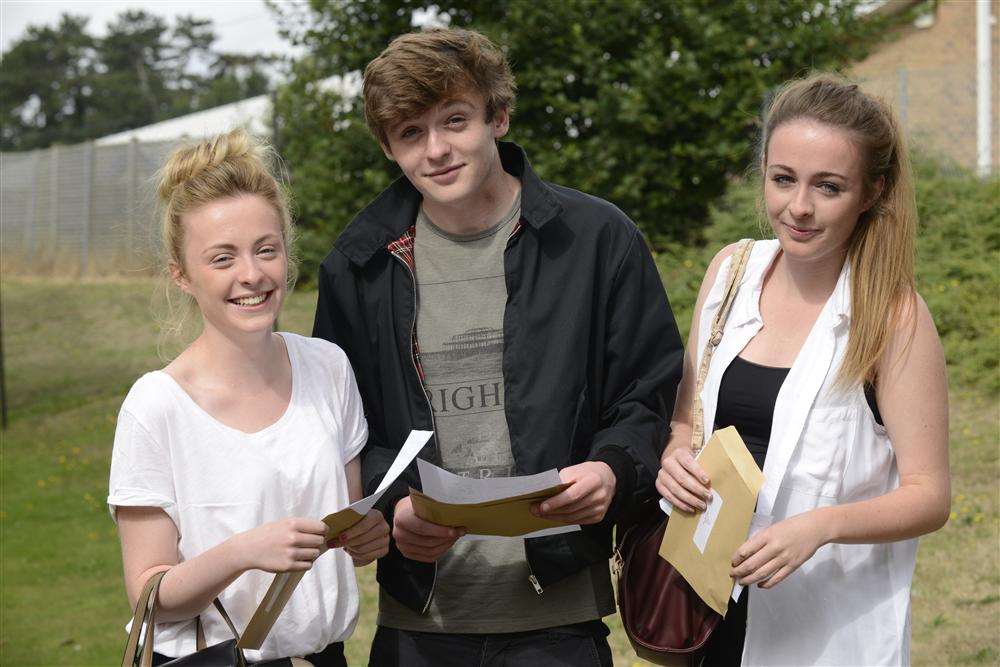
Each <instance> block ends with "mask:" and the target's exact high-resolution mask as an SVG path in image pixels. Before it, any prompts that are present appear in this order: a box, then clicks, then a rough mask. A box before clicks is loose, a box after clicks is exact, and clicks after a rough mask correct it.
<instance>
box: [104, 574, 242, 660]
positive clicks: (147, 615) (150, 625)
mask: <svg viewBox="0 0 1000 667" xmlns="http://www.w3.org/2000/svg"><path fill="white" fill-rule="evenodd" d="M168 571H169V570H164V571H162V572H157V573H156V574H154V575H153V576H151V577H150V578H149V579H147V580H146V584H145V585H144V586H143V587H142V592H141V593H140V594H139V599H138V600H136V603H135V611H134V612H133V614H132V628H131V630H130V631H129V634H128V641H126V643H125V653H124V655H123V656H122V667H134V666H135V659H136V655H137V653H138V657H139V664H140V667H151V666H152V664H153V647H154V632H155V628H156V599H157V598H156V596H157V593H158V592H159V590H160V583H161V582H162V581H163V577H164V575H166V574H167V572H168ZM212 604H214V605H215V608H216V609H217V610H218V611H219V614H220V615H221V616H222V620H224V621H225V622H226V625H228V626H229V630H230V631H231V632H232V633H233V636H234V637H236V639H237V640H239V638H240V633H239V632H237V631H236V626H235V625H234V624H233V620H232V619H231V618H230V617H229V614H228V613H226V608H225V607H223V606H222V602H221V601H220V600H219V598H215V599H214V600H212ZM143 626H145V627H146V636H145V639H144V641H143V643H142V649H141V653H139V650H140V649H139V638H140V635H141V634H142V628H143ZM195 634H196V638H195V643H196V646H197V650H199V651H200V650H202V649H203V648H205V635H204V632H203V631H202V628H201V615H200V614H199V615H198V616H196V617H195ZM241 654H242V651H241Z"/></svg>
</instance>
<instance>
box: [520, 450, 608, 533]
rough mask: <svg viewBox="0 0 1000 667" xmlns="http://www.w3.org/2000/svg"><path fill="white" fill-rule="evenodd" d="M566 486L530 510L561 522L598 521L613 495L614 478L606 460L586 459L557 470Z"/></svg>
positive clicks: (587, 522)
mask: <svg viewBox="0 0 1000 667" xmlns="http://www.w3.org/2000/svg"><path fill="white" fill-rule="evenodd" d="M559 479H561V480H562V481H563V483H565V484H569V486H568V487H567V488H566V489H564V490H563V491H561V492H559V493H558V494H556V495H554V496H552V497H551V498H549V499H547V500H545V501H543V502H541V503H536V504H535V505H533V506H532V508H531V513H532V514H534V515H535V516H537V517H541V518H543V519H549V520H551V521H556V522H559V523H564V524H574V523H582V524H592V523H600V521H601V520H602V519H604V515H605V514H607V512H608V507H609V506H610V505H611V501H612V500H613V499H614V497H615V487H616V484H617V480H616V479H615V473H614V472H612V470H611V467H610V466H609V465H608V464H607V463H603V462H601V461H585V462H583V463H578V464H577V465H573V466H567V467H565V468H563V469H562V470H560V471H559Z"/></svg>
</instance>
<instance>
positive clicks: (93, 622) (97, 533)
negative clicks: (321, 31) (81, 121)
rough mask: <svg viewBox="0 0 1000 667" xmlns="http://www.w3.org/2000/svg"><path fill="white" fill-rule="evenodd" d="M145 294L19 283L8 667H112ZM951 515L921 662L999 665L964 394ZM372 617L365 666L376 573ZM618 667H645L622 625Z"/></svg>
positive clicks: (931, 592) (990, 546) (367, 599)
mask: <svg viewBox="0 0 1000 667" xmlns="http://www.w3.org/2000/svg"><path fill="white" fill-rule="evenodd" d="M151 290H152V284H151V283H149V282H128V283H125V282H102V283H86V284H77V283H72V282H52V281H23V280H19V281H8V282H6V283H5V284H4V285H3V306H4V311H3V320H4V325H5V331H4V335H5V341H4V342H5V347H6V352H7V362H8V377H7V382H8V390H9V392H10V395H11V404H10V407H11V417H12V422H11V426H10V428H9V429H8V431H7V432H6V433H5V434H4V442H3V459H2V473H3V477H2V483H3V484H2V489H3V498H2V514H0V522H2V523H0V525H2V530H3V534H2V549H3V554H2V555H3V558H2V573H0V574H2V581H3V584H2V601H0V612H2V628H0V660H2V662H3V663H4V664H18V665H22V664H24V665H27V664H44V665H47V664H76V665H99V664H110V663H112V662H113V661H114V660H116V659H117V656H118V655H119V651H120V650H121V645H122V641H123V635H122V634H120V633H119V628H120V626H121V625H123V624H124V623H125V621H126V620H127V619H128V616H129V610H128V609H127V608H126V602H125V597H124V592H123V590H122V585H121V575H120V571H121V563H120V556H119V551H118V543H117V536H116V533H115V529H114V526H113V524H112V522H111V520H110V519H109V517H108V514H107V510H106V509H105V505H104V498H105V497H106V494H107V491H106V488H107V486H106V485H107V481H106V480H107V470H108V463H109V455H110V449H111V440H112V435H113V432H114V420H115V415H116V412H117V409H118V406H119V405H120V402H121V399H122V397H123V396H124V394H125V392H126V391H127V388H128V386H129V384H130V383H131V381H132V380H133V379H134V378H135V377H137V376H138V375H139V374H141V373H142V372H143V371H145V370H147V369H150V368H154V367H157V366H158V365H159V361H158V359H157V356H156V350H155V348H156V341H155V333H154V330H153V326H152V325H151V323H150V321H149V317H148V312H149V308H148V306H149V294H150V292H151ZM314 302H315V295H314V294H311V293H305V294H297V295H295V296H294V297H293V298H292V299H291V302H290V304H289V307H288V309H287V310H286V314H285V317H284V320H283V322H282V327H283V328H286V329H289V330H293V331H300V332H307V331H308V330H309V324H310V318H311V313H312V308H313V304H314ZM953 403H954V410H955V418H954V423H953V428H952V452H953V456H952V459H953V466H954V470H955V498H956V502H955V512H956V516H955V519H954V520H953V521H952V522H951V523H949V525H948V526H947V527H946V528H945V530H943V531H941V532H940V533H938V534H935V535H932V536H930V537H929V538H927V539H925V540H924V542H923V546H922V548H921V554H920V561H919V563H918V576H917V584H916V586H915V588H914V593H913V598H914V640H915V641H914V658H915V661H916V662H919V663H923V664H940V663H943V662H946V661H956V662H986V663H989V662H994V661H996V660H997V659H998V658H1000V652H998V651H1000V642H998V640H997V638H996V631H995V630H996V627H998V624H997V621H998V618H997V614H998V611H1000V605H998V603H997V593H998V590H1000V578H998V571H997V561H996V544H997V539H998V534H997V521H998V514H997V497H996V479H997V455H996V447H995V444H996V442H997V438H998V435H997V430H996V428H997V427H996V405H995V403H994V402H993V401H992V400H985V399H982V398H977V397H975V396H972V395H966V394H961V393H956V394H955V395H954V397H953ZM359 576H360V578H361V582H362V590H363V595H364V600H363V604H362V610H363V612H362V619H361V622H360V623H359V626H358V630H357V632H356V633H355V635H354V638H352V640H351V641H350V642H349V645H348V654H349V657H350V662H351V664H364V661H365V657H366V653H365V651H366V649H367V646H368V644H369V642H370V638H371V632H372V630H373V625H374V613H375V583H374V572H373V568H371V567H369V568H365V569H363V570H361V571H360V572H359ZM616 621H617V619H616V618H613V619H611V624H612V626H613V627H615V634H614V637H613V640H614V643H615V646H616V654H617V658H618V661H619V664H622V665H628V664H631V662H633V661H634V660H633V658H632V654H631V653H630V651H628V649H627V643H626V642H625V641H624V638H623V636H622V634H621V631H620V628H618V627H617V623H616Z"/></svg>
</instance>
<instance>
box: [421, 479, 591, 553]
mask: <svg viewBox="0 0 1000 667" xmlns="http://www.w3.org/2000/svg"><path fill="white" fill-rule="evenodd" d="M417 471H418V472H419V473H420V486H421V491H423V493H424V494H425V495H427V496H430V497H431V498H433V499H434V500H437V501H439V502H442V503H484V502H488V501H490V500H500V499H502V498H510V497H512V496H520V495H523V494H525V493H533V492H535V491H541V490H542V489H548V488H550V487H553V486H556V485H557V484H562V479H560V477H559V471H557V470H556V469H555V468H553V469H552V470H546V471H545V472H540V473H538V474H535V475H523V476H521V477H487V478H485V479H474V478H472V477H462V476H461V475H456V474H455V473H452V472H448V471H447V470H445V469H444V468H439V467H438V466H436V465H434V464H433V463H428V462H427V461H425V460H423V459H417ZM574 530H580V526H579V525H576V524H573V525H569V526H558V527H556V528H545V529H544V530H536V531H535V532H533V533H528V534H526V535H519V536H517V537H502V536H496V535H466V536H465V537H463V538H461V539H463V540H494V539H495V540H523V539H525V538H527V537H542V536H543V535H559V534H560V533H569V532H572V531H574Z"/></svg>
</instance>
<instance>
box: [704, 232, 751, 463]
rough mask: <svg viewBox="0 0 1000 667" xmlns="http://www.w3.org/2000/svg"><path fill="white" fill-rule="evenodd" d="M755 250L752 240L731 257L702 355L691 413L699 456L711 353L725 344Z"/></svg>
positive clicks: (743, 242) (746, 240)
mask: <svg viewBox="0 0 1000 667" xmlns="http://www.w3.org/2000/svg"><path fill="white" fill-rule="evenodd" d="M752 249H753V239H743V240H742V241H740V242H739V244H738V245H737V247H736V249H735V250H734V251H733V254H732V255H731V256H730V262H729V274H728V275H727V276H726V287H725V291H724V292H723V295H722V303H720V304H719V308H718V310H716V311H715V317H714V318H713V319H712V330H711V332H710V333H709V336H708V340H707V341H705V350H704V352H703V353H702V355H701V365H700V366H699V367H698V382H697V383H696V385H695V391H694V406H693V408H692V411H691V419H692V421H693V423H692V424H691V449H692V450H693V451H694V452H695V454H697V453H698V452H700V451H701V448H702V447H704V445H705V424H704V422H705V416H704V409H703V408H702V405H701V392H702V390H703V389H704V388H705V378H706V377H707V376H708V367H709V366H710V365H711V363H712V353H713V352H715V348H717V347H718V346H719V343H721V342H722V330H723V329H725V327H726V320H727V319H729V311H731V310H732V308H733V303H734V302H735V301H736V293H737V292H738V291H739V289H740V280H741V279H742V278H743V273H744V272H745V271H746V268H747V262H748V261H749V259H750V251H751V250H752Z"/></svg>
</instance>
